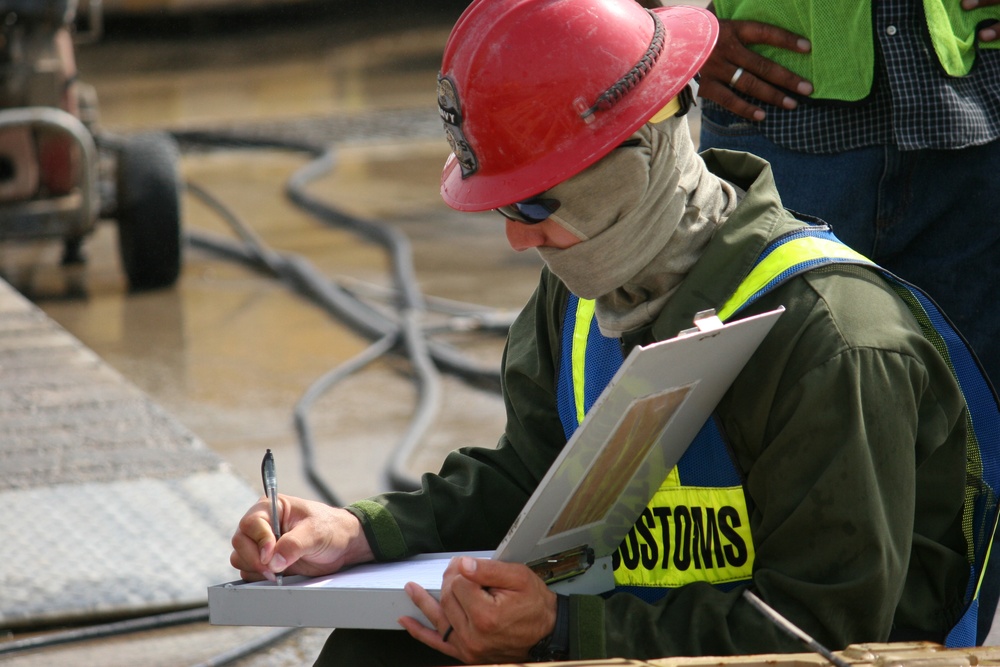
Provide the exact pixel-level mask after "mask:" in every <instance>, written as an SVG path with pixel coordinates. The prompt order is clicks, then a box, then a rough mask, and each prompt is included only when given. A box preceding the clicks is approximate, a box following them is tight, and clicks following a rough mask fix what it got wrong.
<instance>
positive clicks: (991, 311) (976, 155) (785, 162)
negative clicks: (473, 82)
mask: <svg viewBox="0 0 1000 667" xmlns="http://www.w3.org/2000/svg"><path fill="white" fill-rule="evenodd" d="M706 148H726V149H730V150H738V151H746V152H748V153H753V154H755V155H758V156H760V157H762V158H764V159H766V160H768V161H769V162H770V163H771V168H772V170H773V171H774V179H775V182H776V183H777V186H778V192H779V193H780V194H781V199H782V203H783V204H784V205H785V207H787V208H790V209H792V210H795V211H799V212H801V213H806V214H809V215H813V216H816V217H818V218H822V219H823V220H824V221H826V222H827V223H829V224H830V226H831V227H832V228H833V231H834V233H835V234H837V236H838V237H839V238H840V239H841V240H842V241H844V242H845V243H847V244H848V245H850V246H851V247H853V248H854V249H855V250H857V251H858V252H861V253H863V254H865V255H867V256H868V257H870V258H871V259H873V260H875V261H876V262H878V264H880V265H881V266H883V267H884V268H886V269H888V270H889V271H891V272H893V273H895V274H896V275H897V276H899V277H901V278H903V279H904V280H907V281H909V282H911V283H913V284H915V285H917V286H918V287H920V288H922V289H923V290H924V291H926V292H927V293H928V294H929V295H930V297H931V298H932V299H934V301H935V302H937V304H938V306H940V307H941V309H942V310H943V311H944V312H945V313H946V314H947V315H948V317H949V318H950V319H951V320H952V322H953V323H954V324H955V326H956V327H957V328H958V330H959V331H961V332H962V334H963V335H964V336H965V337H966V339H967V340H968V341H969V343H970V344H971V345H972V348H973V349H974V350H975V352H976V354H977V356H978V357H979V360H980V361H981V362H982V364H983V366H984V368H985V369H986V373H987V375H989V377H990V378H992V379H993V384H994V385H997V383H998V381H1000V141H994V142H992V143H989V144H986V145H984V146H974V147H971V148H964V149H961V150H921V151H900V150H898V149H897V148H895V147H893V146H874V147H870V148H862V149H858V150H852V151H846V152H843V153H836V154H832V155H813V154H809V153H800V152H796V151H791V150H788V149H785V148H782V147H780V146H778V145H776V144H774V143H773V142H771V141H769V140H768V139H766V138H765V137H764V136H763V135H761V134H759V133H758V132H757V130H756V128H754V127H753V125H752V124H751V123H749V122H747V121H744V120H743V119H737V118H736V117H735V116H731V115H729V114H718V113H702V121H701V145H700V149H701V150H704V149H706Z"/></svg>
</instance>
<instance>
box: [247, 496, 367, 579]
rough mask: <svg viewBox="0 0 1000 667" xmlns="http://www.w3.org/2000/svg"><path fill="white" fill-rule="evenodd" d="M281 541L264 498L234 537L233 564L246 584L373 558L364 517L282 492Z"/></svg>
mask: <svg viewBox="0 0 1000 667" xmlns="http://www.w3.org/2000/svg"><path fill="white" fill-rule="evenodd" d="M278 503H279V505H278V508H279V514H280V517H281V529H282V534H281V539H280V540H277V542H275V539H274V532H273V531H272V530H271V502H270V500H268V499H267V498H266V497H262V498H261V499H260V500H259V501H258V502H257V504H256V505H254V506H253V507H251V508H250V509H249V510H247V513H246V514H244V515H243V518H242V519H241V520H240V523H239V527H238V528H237V530H236V533H235V534H233V539H232V545H233V553H232V554H231V555H230V557H229V562H230V564H232V566H233V567H234V568H236V569H237V570H239V571H240V577H242V578H243V579H244V580H245V581H260V580H261V579H269V580H271V581H274V576H275V574H277V573H284V574H304V575H308V576H319V575H323V574H330V573H332V572H336V571H337V570H339V569H341V568H343V567H344V566H346V565H353V564H355V563H363V562H366V561H370V560H372V559H373V555H372V551H371V548H370V547H369V545H368V540H367V539H366V538H365V535H364V531H363V530H362V528H361V522H360V521H358V518H357V517H356V516H354V515H353V514H351V513H350V512H348V511H347V510H344V509H340V508H337V507H331V506H329V505H325V504H323V503H319V502H315V501H312V500H305V499H302V498H296V497H294V496H286V495H283V494H280V493H279V494H278Z"/></svg>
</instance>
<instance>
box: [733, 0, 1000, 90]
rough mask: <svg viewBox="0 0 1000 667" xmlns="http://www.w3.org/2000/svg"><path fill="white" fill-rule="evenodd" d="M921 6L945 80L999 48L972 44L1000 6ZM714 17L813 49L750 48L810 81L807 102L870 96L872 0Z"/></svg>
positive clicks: (943, 2) (938, 0)
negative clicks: (787, 35) (980, 53)
mask: <svg viewBox="0 0 1000 667" xmlns="http://www.w3.org/2000/svg"><path fill="white" fill-rule="evenodd" d="M923 2H924V13H925V15H926V17H927V29H928V33H929V34H930V37H931V44H932V45H933V47H934V52H935V54H936V55H937V58H938V61H940V63H941V66H942V67H943V69H944V71H945V72H947V73H948V74H949V75H950V76H956V77H957V76H965V75H966V74H968V73H969V71H970V70H971V69H972V65H973V63H974V62H975V59H976V48H977V47H978V48H984V49H996V48H1000V42H997V41H994V42H984V43H977V41H976V26H977V25H978V24H979V23H981V22H982V21H987V20H1000V6H989V7H987V6H984V7H980V8H977V9H973V10H971V11H966V10H964V9H962V7H961V3H960V2H959V0H923ZM715 12H716V15H717V16H718V17H719V18H721V19H737V20H750V21H760V22H762V23H770V24H772V25H776V26H779V27H781V28H784V29H785V30H788V31H790V32H793V33H795V34H797V35H802V36H803V37H805V38H806V39H808V40H809V41H810V42H811V43H812V50H811V51H810V52H809V53H797V52H795V51H789V50H788V49H781V48H778V47H774V46H770V45H767V44H753V45H750V48H751V49H753V50H754V51H757V52H758V53H760V54H761V55H762V56H764V57H765V58H768V59H770V60H773V61H775V62H777V63H778V64H780V65H782V66H784V67H786V68H788V69H790V70H792V71H793V72H795V73H796V74H798V75H799V76H801V77H803V78H805V79H808V80H809V81H811V82H812V84H813V87H814V92H813V94H812V95H811V96H810V99H827V100H842V101H845V102H856V101H858V100H862V99H864V98H866V97H868V95H869V93H870V92H871V88H872V83H873V82H874V77H875V42H874V38H873V35H872V5H871V0H868V1H867V2H865V1H863V0H858V1H856V2H830V0H755V1H753V2H747V0H715Z"/></svg>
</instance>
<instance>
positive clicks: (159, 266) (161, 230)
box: [117, 133, 182, 291]
mask: <svg viewBox="0 0 1000 667" xmlns="http://www.w3.org/2000/svg"><path fill="white" fill-rule="evenodd" d="M179 155H180V151H179V150H178V148H177V142H175V141H174V139H173V138H172V137H170V136H169V135H167V134H162V133H148V134H140V135H137V136H135V137H131V138H129V139H128V140H126V142H125V143H124V145H123V146H122V147H121V149H120V150H119V153H118V165H117V185H118V188H117V202H118V214H117V218H118V247H119V250H120V251H121V259H122V264H123V266H124V268H125V275H126V277H127V278H128V284H129V289H130V290H132V291H142V290H149V289H157V288H161V287H169V286H170V285H173V284H174V283H175V282H177V277H178V276H179V275H180V271H181V247H182V244H181V199H180V190H181V179H180V174H179V172H178V169H177V162H178V159H179Z"/></svg>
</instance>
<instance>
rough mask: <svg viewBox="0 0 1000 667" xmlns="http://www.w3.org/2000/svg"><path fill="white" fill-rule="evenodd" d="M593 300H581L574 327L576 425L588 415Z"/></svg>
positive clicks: (577, 307) (577, 308)
mask: <svg viewBox="0 0 1000 667" xmlns="http://www.w3.org/2000/svg"><path fill="white" fill-rule="evenodd" d="M594 306H595V302H594V300H593V299H580V300H579V303H578V304H577V306H576V323H575V324H574V325H573V402H574V404H575V405H576V423H577V424H579V423H581V422H583V417H584V415H585V414H586V410H585V407H584V402H583V398H584V390H585V386H586V385H585V382H584V378H585V377H586V375H585V373H586V370H587V368H586V367H587V339H588V337H589V336H590V323H591V321H592V320H593V319H594Z"/></svg>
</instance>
